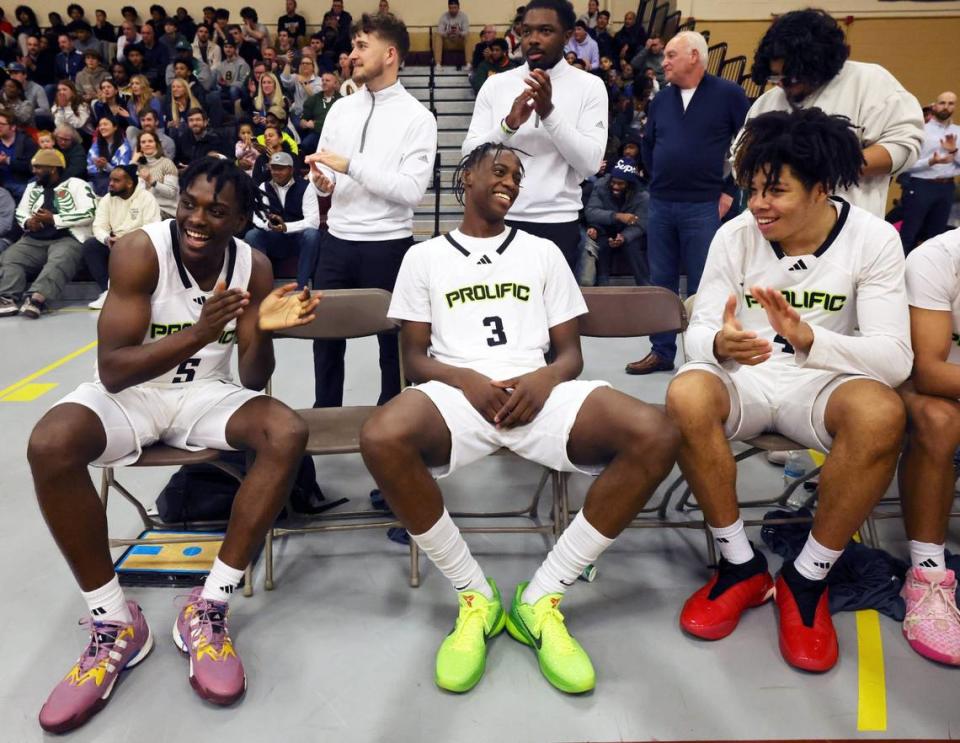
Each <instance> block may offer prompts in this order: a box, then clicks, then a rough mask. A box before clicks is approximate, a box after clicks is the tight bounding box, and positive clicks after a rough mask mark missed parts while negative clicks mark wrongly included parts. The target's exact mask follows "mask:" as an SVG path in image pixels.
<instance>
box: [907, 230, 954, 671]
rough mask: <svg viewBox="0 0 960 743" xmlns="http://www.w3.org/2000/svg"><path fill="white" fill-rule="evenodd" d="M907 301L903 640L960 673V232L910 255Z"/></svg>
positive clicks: (928, 244)
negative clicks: (956, 508) (951, 541)
mask: <svg viewBox="0 0 960 743" xmlns="http://www.w3.org/2000/svg"><path fill="white" fill-rule="evenodd" d="M907 298H908V299H909V301H910V335H911V341H912V343H913V354H914V364H913V376H912V377H911V379H910V380H909V381H908V382H906V383H905V384H903V385H902V386H901V387H900V394H901V396H902V397H903V401H904V402H905V403H906V405H907V417H908V423H907V447H906V452H905V453H904V455H903V458H902V459H901V460H900V498H901V501H902V503H903V521H904V526H905V527H906V531H907V538H908V539H909V540H910V562H911V569H910V571H909V572H908V573H907V578H906V581H905V582H904V586H903V590H902V592H901V595H902V596H903V598H904V601H905V602H906V606H907V614H906V617H905V618H904V620H903V634H904V636H906V638H907V642H909V643H910V646H911V647H912V648H913V649H914V650H916V651H917V652H918V653H920V654H921V655H923V656H925V657H927V658H930V659H931V660H935V661H938V662H940V663H947V664H949V665H954V666H957V665H960V612H958V610H957V602H956V589H957V579H956V575H955V574H954V571H953V570H948V569H947V565H946V560H945V554H944V552H945V550H944V547H945V542H946V536H947V521H948V519H949V517H950V510H951V507H952V506H953V499H954V498H955V497H956V493H955V492H954V487H955V483H956V479H957V475H956V469H955V468H956V464H955V461H954V455H955V452H956V451H957V447H960V402H958V400H960V229H955V230H951V231H949V232H944V233H943V234H941V235H938V236H937V237H934V238H932V239H930V240H927V242H925V243H923V244H922V245H920V247H918V248H916V249H914V250H913V251H911V252H910V255H908V256H907Z"/></svg>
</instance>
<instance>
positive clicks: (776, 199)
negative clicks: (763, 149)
mask: <svg viewBox="0 0 960 743" xmlns="http://www.w3.org/2000/svg"><path fill="white" fill-rule="evenodd" d="M826 201H827V193H826V191H824V189H823V186H821V185H819V184H818V185H815V186H814V187H813V188H812V189H810V190H807V188H806V187H805V186H804V185H803V183H802V182H801V181H800V180H799V179H798V178H797V177H796V176H795V175H794V173H793V170H792V169H791V168H790V166H789V165H784V166H783V168H782V169H781V171H780V177H779V178H778V179H777V180H776V181H774V182H770V181H769V168H761V169H760V170H759V171H757V173H756V174H755V175H754V176H753V181H752V182H751V184H750V189H749V200H748V201H747V208H748V209H749V210H750V213H751V214H753V218H754V219H755V220H756V222H757V227H758V228H759V230H760V234H761V235H763V236H764V238H766V239H767V240H769V241H770V242H784V241H786V240H789V239H790V238H791V237H793V236H794V235H797V234H800V233H802V231H803V230H804V229H806V228H807V227H808V226H809V225H810V224H811V223H812V222H813V221H814V220H815V218H816V214H817V211H818V210H819V209H820V208H822V207H823V206H824V204H825V203H826Z"/></svg>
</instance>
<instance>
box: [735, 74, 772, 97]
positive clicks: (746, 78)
mask: <svg viewBox="0 0 960 743" xmlns="http://www.w3.org/2000/svg"><path fill="white" fill-rule="evenodd" d="M740 87H741V88H743V92H744V93H746V94H747V98H748V99H749V101H750V102H751V103H753V101H755V100H757V98H759V97H760V96H762V95H763V91H764V88H765V87H766V86H765V85H757V84H756V83H755V82H754V81H753V78H752V77H750V73H749V72H745V73H744V74H743V75H741V76H740Z"/></svg>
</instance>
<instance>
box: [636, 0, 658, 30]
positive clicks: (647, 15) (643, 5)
mask: <svg viewBox="0 0 960 743" xmlns="http://www.w3.org/2000/svg"><path fill="white" fill-rule="evenodd" d="M655 6H656V2H654V0H640V3H639V5H637V25H638V26H640V28H643V29H646V28H647V26H649V25H650V19H651V16H652V15H653V9H654V7H655Z"/></svg>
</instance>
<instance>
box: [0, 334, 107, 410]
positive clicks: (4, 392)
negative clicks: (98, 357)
mask: <svg viewBox="0 0 960 743" xmlns="http://www.w3.org/2000/svg"><path fill="white" fill-rule="evenodd" d="M96 345H97V342H96V341H91V342H90V343H88V344H87V345H85V346H82V347H81V348H78V349H77V350H76V351H71V352H70V353H68V354H67V355H66V356H64V357H62V358H59V359H57V360H56V361H54V362H53V363H51V364H47V365H46V366H45V367H43V368H42V369H40V370H39V371H35V372H34V373H33V374H28V375H27V376H25V377H24V378H23V379H20V380H17V381H16V382H14V383H13V384H11V385H10V386H9V387H5V388H4V389H2V390H0V400H2V399H3V398H4V397H6V396H7V395H9V394H10V393H11V392H13V391H14V390H18V389H20V388H21V387H23V386H24V385H27V384H30V382H32V381H33V380H35V379H39V378H40V377H42V376H43V375H44V374H48V373H49V372H52V371H53V370H54V369H58V368H59V367H61V366H63V365H64V364H66V363H68V362H70V361H73V360H74V359H75V358H77V356H82V355H83V354H85V353H86V352H87V351H89V350H90V349H91V348H94V347H95V346H96Z"/></svg>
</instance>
